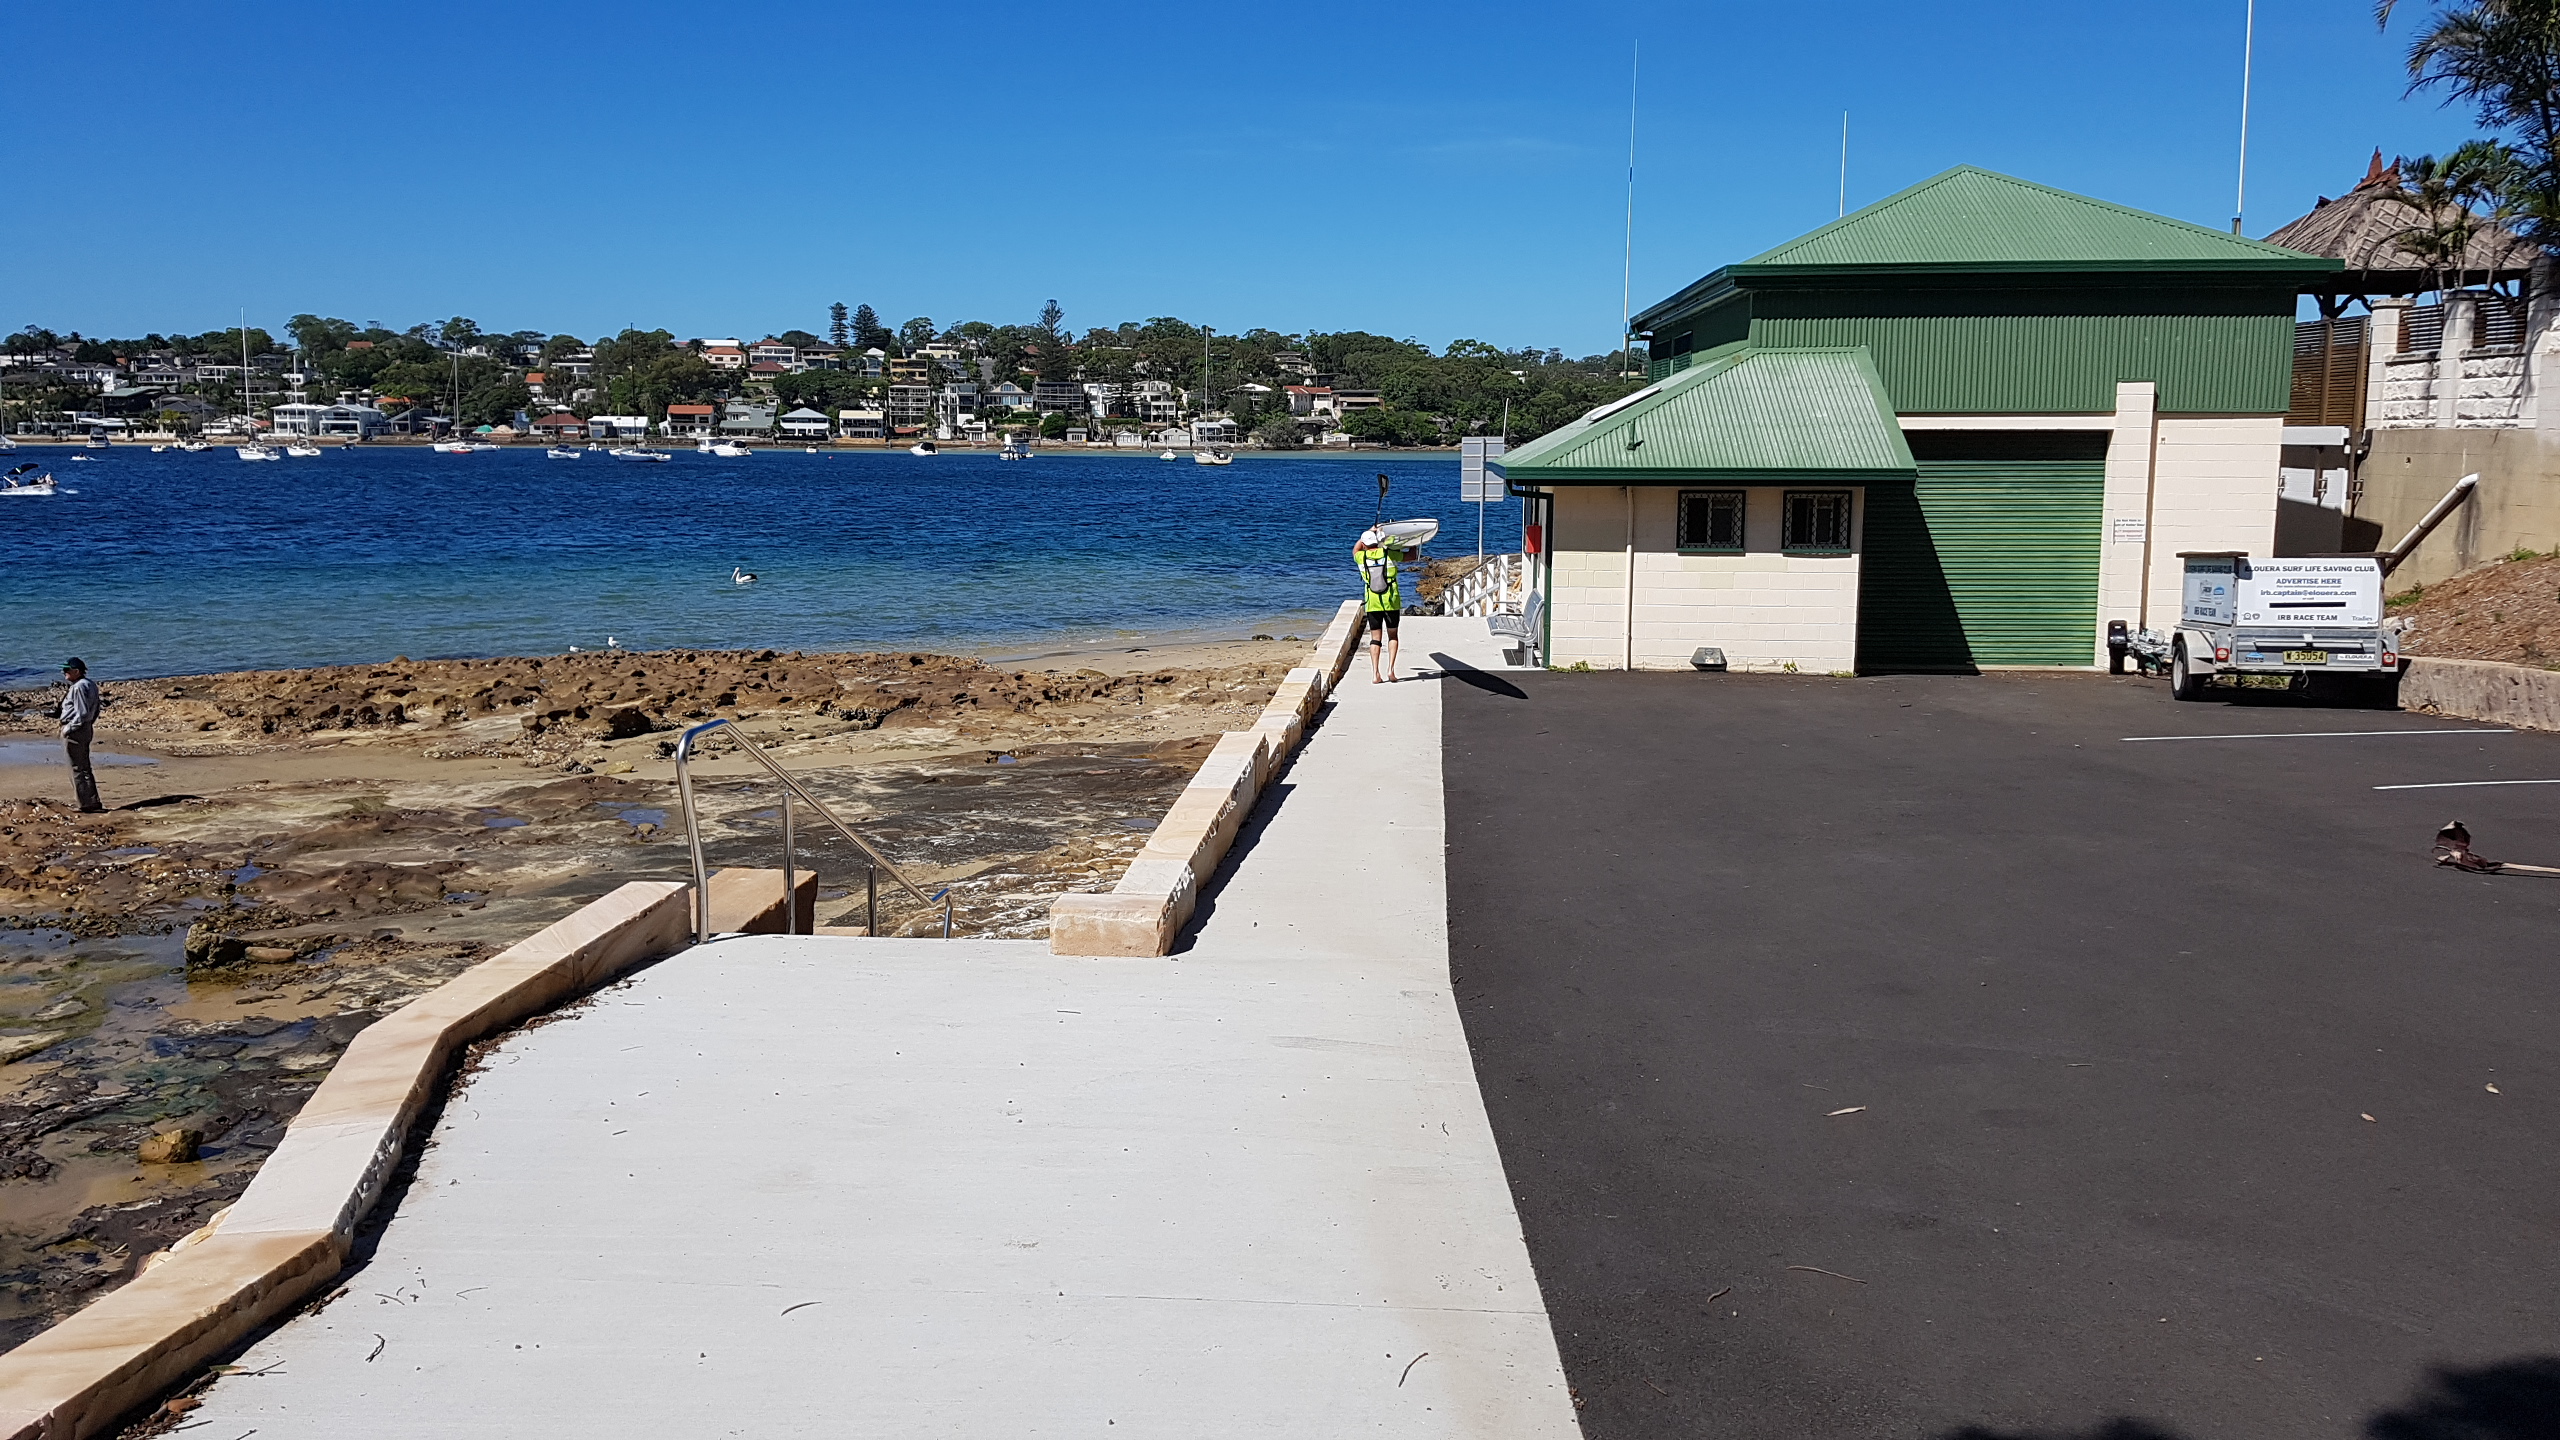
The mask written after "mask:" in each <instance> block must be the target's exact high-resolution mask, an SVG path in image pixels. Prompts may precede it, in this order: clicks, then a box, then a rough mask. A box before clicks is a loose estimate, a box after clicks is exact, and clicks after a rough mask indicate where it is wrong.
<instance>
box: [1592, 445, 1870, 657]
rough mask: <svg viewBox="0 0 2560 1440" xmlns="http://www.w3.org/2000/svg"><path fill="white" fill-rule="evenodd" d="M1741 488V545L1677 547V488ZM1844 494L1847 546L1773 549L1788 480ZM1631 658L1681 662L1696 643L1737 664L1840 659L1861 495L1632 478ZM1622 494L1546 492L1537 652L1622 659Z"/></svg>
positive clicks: (1609, 488)
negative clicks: (1546, 629)
mask: <svg viewBox="0 0 2560 1440" xmlns="http://www.w3.org/2000/svg"><path fill="white" fill-rule="evenodd" d="M1690 488H1696V489H1737V488H1738V489H1742V490H1744V491H1745V493H1746V495H1747V498H1746V499H1745V501H1744V502H1743V543H1744V553H1742V554H1739V555H1683V554H1681V553H1679V551H1678V549H1677V546H1676V541H1677V538H1678V523H1679V522H1678V514H1677V507H1678V503H1679V494H1680V491H1681V490H1683V489H1690ZM1841 488H1846V489H1848V490H1849V491H1850V494H1851V496H1852V508H1851V511H1850V531H1849V539H1850V552H1851V553H1849V554H1847V555H1786V554H1781V553H1780V552H1779V549H1778V540H1779V514H1778V509H1779V505H1780V503H1781V497H1782V495H1783V494H1784V493H1785V491H1787V490H1789V489H1841ZM1634 494H1635V575H1636V590H1635V624H1634V649H1635V668H1637V669H1639V670H1686V669H1688V668H1689V656H1690V654H1691V652H1693V651H1695V650H1696V649H1697V648H1698V647H1699V646H1701V645H1713V646H1716V647H1717V648H1719V649H1721V650H1723V651H1724V652H1725V658H1726V662H1727V663H1728V664H1729V665H1731V666H1732V667H1733V668H1734V669H1737V670H1783V669H1785V668H1786V667H1787V665H1789V664H1791V663H1792V664H1793V665H1794V666H1795V667H1796V668H1797V669H1798V670H1800V671H1805V672H1808V673H1814V674H1820V673H1826V672H1829V671H1833V670H1847V669H1849V668H1851V667H1852V666H1853V665H1854V664H1855V663H1856V660H1857V650H1858V551H1859V550H1861V549H1862V548H1863V546H1864V543H1865V529H1866V497H1865V492H1864V491H1862V490H1860V489H1858V488H1857V487H1854V486H1850V487H1841V486H1775V485H1771V486H1739V487H1738V486H1733V485H1709V484H1705V483H1703V482H1702V483H1701V484H1700V485H1698V486H1694V487H1691V486H1639V487H1637V488H1636V490H1635V492H1634ZM1627 496H1628V492H1627V491H1626V490H1624V489H1622V488H1620V487H1618V486H1614V485H1595V486H1565V487H1559V488H1558V489H1557V491H1556V505H1555V521H1554V535H1553V537H1552V540H1551V544H1552V546H1553V550H1554V565H1555V573H1554V590H1553V594H1552V595H1551V596H1550V597H1549V601H1548V603H1549V625H1550V642H1549V650H1550V653H1549V656H1548V663H1550V664H1555V665H1572V664H1575V663H1576V662H1584V663H1588V664H1590V665H1591V666H1593V667H1595V668H1597V669H1603V670H1615V669H1618V668H1621V667H1622V666H1624V665H1625V663H1626V659H1627V634H1628V629H1627V589H1626V584H1627V556H1626V544H1627Z"/></svg>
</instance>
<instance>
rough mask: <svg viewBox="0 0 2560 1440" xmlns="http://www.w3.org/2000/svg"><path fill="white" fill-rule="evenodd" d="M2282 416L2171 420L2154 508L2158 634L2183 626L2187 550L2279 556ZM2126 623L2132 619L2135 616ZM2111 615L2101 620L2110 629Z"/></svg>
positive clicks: (2154, 622)
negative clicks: (2180, 606) (2182, 591)
mask: <svg viewBox="0 0 2560 1440" xmlns="http://www.w3.org/2000/svg"><path fill="white" fill-rule="evenodd" d="M2283 463H2284V417H2283V416H2281V415H2164V416H2161V417H2160V464H2159V471H2158V474H2157V476H2156V478H2155V480H2154V481H2153V485H2154V493H2153V495H2152V502H2151V514H2152V527H2151V583H2150V592H2151V628H2153V629H2155V630H2166V629H2169V628H2170V627H2172V626H2174V625H2176V624H2177V623H2178V593H2179V590H2180V587H2181V586H2182V585H2183V584H2184V582H2185V577H2186V566H2185V565H2184V564H2183V563H2182V562H2181V561H2180V560H2179V559H2178V552H2179V551H2181V550H2246V551H2247V552H2249V553H2250V554H2252V555H2272V554H2274V553H2275V541H2276V483H2277V479H2278V474H2277V472H2278V471H2279V470H2280V469H2282V467H2283ZM2118 618H2123V619H2131V618H2133V617H2132V616H2130V615H2127V616H2121V617H2118ZM2106 619H2107V617H2106V616H2103V615H2101V616H2100V617H2099V620H2100V622H2101V626H2102V628H2103V624H2104V621H2105V620H2106Z"/></svg>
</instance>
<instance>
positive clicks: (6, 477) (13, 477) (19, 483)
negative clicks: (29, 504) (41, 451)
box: [0, 461, 76, 496]
mask: <svg viewBox="0 0 2560 1440" xmlns="http://www.w3.org/2000/svg"><path fill="white" fill-rule="evenodd" d="M35 468H36V467H35V463H34V462H33V461H29V462H28V463H26V464H24V465H14V466H11V467H10V468H9V469H8V471H7V472H5V473H0V495H28V496H42V495H52V494H55V493H57V492H56V491H55V489H54V485H53V477H52V476H51V475H29V474H28V473H27V472H29V471H31V470H33V469H35ZM75 493H76V492H75Z"/></svg>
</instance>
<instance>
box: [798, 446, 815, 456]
mask: <svg viewBox="0 0 2560 1440" xmlns="http://www.w3.org/2000/svg"><path fill="white" fill-rule="evenodd" d="M800 448H801V449H803V450H806V451H808V452H809V453H810V454H812V455H815V454H817V453H818V447H817V446H815V445H803V446H801V447H800Z"/></svg>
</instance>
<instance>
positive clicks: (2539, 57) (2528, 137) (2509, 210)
mask: <svg viewBox="0 0 2560 1440" xmlns="http://www.w3.org/2000/svg"><path fill="white" fill-rule="evenodd" d="M2395 8H2397V7H2396V0H2379V3H2377V4H2376V5H2375V7H2374V19H2375V21H2376V22H2377V23H2378V24H2380V25H2383V26H2386V27H2387V26H2388V25H2389V24H2390V22H2391V14H2392V11H2393V10H2394V9H2395ZM2407 65H2408V70H2409V90H2410V93H2412V94H2415V93H2416V92H2418V91H2420V90H2434V91H2437V92H2439V93H2440V94H2442V95H2443V97H2444V102H2445V103H2446V104H2448V105H2450V104H2453V103H2455V102H2457V101H2460V102H2467V103H2469V104H2470V105H2471V106H2472V107H2473V108H2474V110H2475V111H2476V112H2477V114H2478V116H2479V121H2480V126H2481V128H2482V129H2484V130H2487V131H2489V132H2491V134H2493V135H2497V136H2503V137H2506V141H2507V143H2506V145H2505V147H2504V148H2505V151H2506V154H2507V156H2508V163H2507V164H2506V165H2504V166H2503V167H2502V168H2501V171H2500V174H2499V176H2498V179H2497V183H2498V186H2499V192H2500V201H2501V204H2500V206H2499V208H2500V209H2501V210H2502V211H2503V212H2504V213H2505V214H2506V215H2507V216H2508V217H2510V218H2511V220H2512V221H2513V223H2514V225H2515V228H2516V229H2517V230H2518V231H2519V232H2521V233H2522V234H2523V235H2524V236H2525V237H2526V238H2528V239H2531V240H2534V241H2536V242H2538V243H2540V244H2544V245H2560V0H2468V3H2453V4H2441V5H2438V6H2437V7H2436V8H2435V11H2434V13H2433V15H2432V16H2430V18H2429V21H2428V23H2427V24H2425V25H2424V26H2422V27H2421V28H2420V30H2419V32H2418V34H2417V36H2416V38H2415V39H2413V40H2412V41H2411V42H2410V45H2409V52H2408V56H2407Z"/></svg>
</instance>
